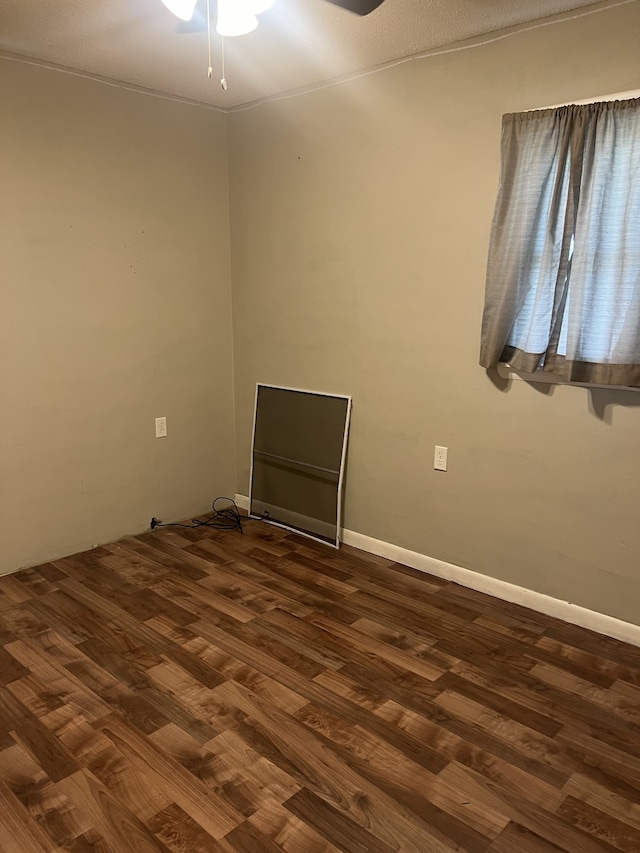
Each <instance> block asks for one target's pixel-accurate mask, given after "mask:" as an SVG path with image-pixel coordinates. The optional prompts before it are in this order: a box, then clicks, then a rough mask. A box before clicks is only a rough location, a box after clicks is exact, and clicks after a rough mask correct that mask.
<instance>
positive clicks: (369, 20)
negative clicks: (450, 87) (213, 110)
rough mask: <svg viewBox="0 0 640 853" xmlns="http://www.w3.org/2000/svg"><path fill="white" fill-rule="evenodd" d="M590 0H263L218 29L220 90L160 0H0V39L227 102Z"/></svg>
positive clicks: (42, 56)
mask: <svg viewBox="0 0 640 853" xmlns="http://www.w3.org/2000/svg"><path fill="white" fill-rule="evenodd" d="M592 4H593V0H385V2H383V4H382V6H380V7H379V8H378V9H376V10H375V11H374V12H372V13H371V14H370V15H368V16H367V17H364V18H360V17H358V16H357V15H354V14H352V13H350V12H346V11H344V10H343V9H340V8H338V7H336V6H333V5H332V4H331V3H328V2H326V0H275V3H274V6H273V7H272V8H271V9H269V10H268V11H267V12H264V13H263V14H262V15H261V16H260V26H259V27H258V29H257V30H255V31H254V32H253V33H250V34H248V35H246V36H240V37H238V38H235V39H225V55H226V78H227V81H228V91H227V92H223V91H222V89H221V87H220V77H221V62H220V40H219V38H218V37H217V36H215V33H214V39H213V69H214V73H213V79H211V80H208V79H207V64H208V60H207V37H206V32H205V31H204V30H201V31H200V32H194V31H193V26H192V25H185V24H183V23H182V22H180V21H179V20H178V19H177V18H174V17H173V15H172V14H171V13H170V12H169V11H168V10H167V9H166V8H165V6H164V5H163V4H162V3H161V0H101V2H98V0H0V51H1V52H2V53H4V54H14V55H20V56H24V57H31V58H35V59H37V60H39V61H41V62H45V63H53V64H55V65H60V66H64V67H67V68H72V69H75V70H79V71H82V72H86V73H89V74H91V75H95V76H98V77H104V78H109V79H111V80H118V81H123V82H126V83H128V84H132V85H134V86H139V87H143V88H146V89H152V90H155V91H157V92H163V93H167V94H171V95H176V96H179V97H182V98H188V99H191V100H195V101H199V102H201V103H205V104H210V105H212V106H217V107H221V108H223V109H227V108H230V107H234V106H237V105H239V104H245V103H249V102H252V101H255V100H258V99H261V98H265V97H269V96H272V95H275V94H279V93H282V92H287V91H290V90H292V89H296V88H300V87H309V86H312V85H315V84H318V83H321V82H323V81H327V80H332V79H334V78H337V77H342V76H345V75H349V74H353V73H357V72H359V71H362V70H365V69H371V68H375V67H376V66H379V65H382V64H384V63H388V62H390V61H393V60H396V59H399V58H402V57H406V56H412V55H414V54H419V53H423V52H425V51H429V50H432V49H434V48H438V47H442V46H443V45H447V44H451V43H454V42H458V41H461V40H464V39H468V38H472V37H475V36H480V35H483V34H486V33H490V32H494V31H496V30H500V29H503V28H505V27H511V26H514V25H517V24H523V23H527V22H530V21H534V20H537V19H540V18H544V17H547V16H549V15H553V14H556V13H560V12H566V11H569V10H572V9H578V8H581V7H585V6H589V5H592ZM211 7H212V16H215V0H211ZM198 9H199V10H206V0H199V6H198ZM200 23H201V24H202V25H205V23H206V11H205V15H204V19H202V20H201V21H200ZM190 29H191V30H192V31H189V30H190ZM205 29H206V26H205ZM0 67H1V66H0Z"/></svg>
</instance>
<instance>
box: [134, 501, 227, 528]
mask: <svg viewBox="0 0 640 853" xmlns="http://www.w3.org/2000/svg"><path fill="white" fill-rule="evenodd" d="M220 501H227V503H228V504H229V505H227V506H224V507H222V509H218V506H217V504H219V502H220ZM211 509H212V510H213V515H211V516H209V518H205V519H200V518H193V519H191V523H190V524H179V523H175V524H162V523H161V522H160V521H158V519H157V518H155V516H154V517H153V518H152V519H151V524H150V527H151V529H152V530H155V529H156V528H157V527H187V528H189V529H190V530H192V529H195V528H196V527H212V528H213V529H214V530H239V531H240V533H242V532H243V531H242V516H241V515H240V510H239V509H238V507H237V505H236V502H235V501H234V500H232V499H231V498H225V497H218V498H216V499H215V500H214V502H213V503H212V504H211Z"/></svg>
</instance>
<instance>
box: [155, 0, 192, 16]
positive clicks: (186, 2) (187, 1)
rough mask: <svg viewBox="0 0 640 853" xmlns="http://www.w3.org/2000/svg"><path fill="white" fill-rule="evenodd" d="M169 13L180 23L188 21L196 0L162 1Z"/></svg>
mask: <svg viewBox="0 0 640 853" xmlns="http://www.w3.org/2000/svg"><path fill="white" fill-rule="evenodd" d="M162 2H163V3H164V5H165V6H166V7H167V9H168V10H169V11H170V12H173V14H174V15H175V16H176V18H180V20H182V21H190V20H191V18H193V13H194V11H195V8H196V2H197V0H162Z"/></svg>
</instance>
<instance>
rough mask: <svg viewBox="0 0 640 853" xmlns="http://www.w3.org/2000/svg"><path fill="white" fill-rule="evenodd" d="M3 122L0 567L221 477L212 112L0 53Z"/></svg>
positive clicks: (229, 437) (225, 380) (82, 541)
mask: <svg viewBox="0 0 640 853" xmlns="http://www.w3.org/2000/svg"><path fill="white" fill-rule="evenodd" d="M0 123H1V130H0V163H1V164H2V165H1V176H0V187H1V189H0V572H7V571H10V570H13V569H15V568H18V567H19V566H24V565H33V564H35V563H38V562H40V561H43V560H46V559H50V558H54V557H57V556H60V555H62V554H68V553H72V552H74V551H78V550H80V549H82V548H86V547H89V546H91V545H93V544H96V543H100V542H105V541H108V540H111V539H115V538H117V537H119V536H122V535H124V534H126V533H128V532H133V531H140V530H142V529H144V528H145V527H147V526H148V523H149V519H150V518H151V516H152V515H156V516H158V517H162V518H164V519H166V520H169V519H172V520H174V519H178V518H183V517H185V516H188V515H190V514H192V513H199V512H203V511H205V510H206V509H208V507H209V505H210V502H211V500H212V499H213V498H214V497H215V496H216V495H218V494H225V493H229V492H233V489H234V484H235V472H234V462H233V459H232V448H233V402H232V401H233V390H232V352H231V313H230V312H231V304H230V303H231V298H230V274H229V234H228V186H227V162H226V126H225V119H224V116H221V115H219V114H215V113H213V112H211V111H207V110H204V109H199V108H194V107H191V106H188V105H184V104H177V103H172V102H169V101H166V100H161V99H158V98H152V97H148V96H143V95H140V94H136V93H133V92H128V91H124V90H120V89H118V88H114V87H109V86H105V85H102V84H99V83H96V82H92V81H88V80H84V79H79V78H77V77H71V76H67V75H63V74H60V73H54V72H51V71H46V70H43V69H39V68H34V67H30V66H28V65H23V64H18V63H15V62H9V61H0ZM162 415H164V416H166V417H167V423H168V437H167V438H165V439H161V440H156V439H155V437H154V436H155V433H154V418H155V417H157V416H162Z"/></svg>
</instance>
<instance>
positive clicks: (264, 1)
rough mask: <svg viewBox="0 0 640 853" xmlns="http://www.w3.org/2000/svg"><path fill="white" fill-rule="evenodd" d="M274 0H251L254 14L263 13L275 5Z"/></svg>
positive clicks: (250, 4)
mask: <svg viewBox="0 0 640 853" xmlns="http://www.w3.org/2000/svg"><path fill="white" fill-rule="evenodd" d="M273 2H274V0H249V8H250V9H251V14H252V15H261V14H262V13H263V12H266V11H267V9H270V8H271V6H273Z"/></svg>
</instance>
